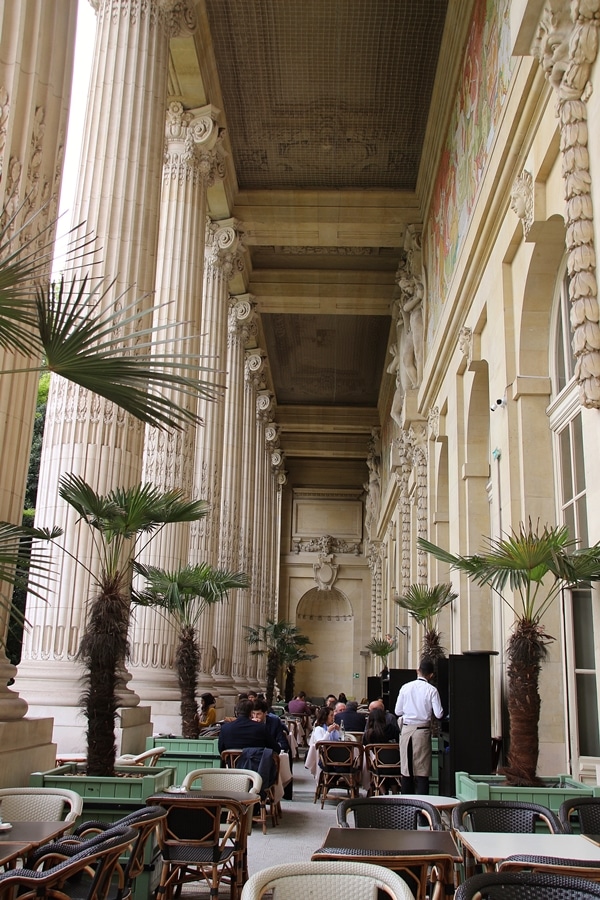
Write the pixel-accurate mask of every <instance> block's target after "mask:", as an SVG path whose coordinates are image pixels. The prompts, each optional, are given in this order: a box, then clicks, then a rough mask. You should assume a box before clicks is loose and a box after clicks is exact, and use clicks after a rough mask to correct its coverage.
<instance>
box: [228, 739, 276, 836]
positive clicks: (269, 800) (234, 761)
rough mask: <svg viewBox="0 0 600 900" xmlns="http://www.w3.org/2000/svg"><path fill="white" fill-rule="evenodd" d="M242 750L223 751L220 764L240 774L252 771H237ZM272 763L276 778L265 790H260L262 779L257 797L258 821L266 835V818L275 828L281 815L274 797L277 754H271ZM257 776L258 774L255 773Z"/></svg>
mask: <svg viewBox="0 0 600 900" xmlns="http://www.w3.org/2000/svg"><path fill="white" fill-rule="evenodd" d="M242 752H243V751H242V750H238V749H235V750H223V752H222V753H221V762H222V763H223V765H224V766H225V767H226V768H227V769H236V770H237V771H240V772H246V771H252V770H251V769H238V762H239V759H240V756H241V755H242ZM273 762H274V764H275V769H276V771H277V777H276V778H275V782H274V783H273V784H272V785H271V786H270V787H269V788H267V789H266V790H263V789H262V779H261V788H260V795H259V803H260V814H259V821H260V824H261V828H262V833H263V834H266V833H267V816H271V824H272V825H273V827H275V826H276V825H277V824H278V822H279V816H280V814H281V805H280V803H279V802H278V801H277V798H276V797H275V785H276V784H277V781H278V779H279V756H278V755H277V753H274V754H273ZM255 774H257V775H258V772H257V773H255Z"/></svg>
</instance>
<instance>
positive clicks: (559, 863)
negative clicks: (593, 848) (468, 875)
mask: <svg viewBox="0 0 600 900" xmlns="http://www.w3.org/2000/svg"><path fill="white" fill-rule="evenodd" d="M498 871H499V872H548V873H550V874H553V875H570V876H574V877H576V878H587V879H589V881H600V867H599V866H598V860H597V859H596V860H592V859H564V858H562V857H556V856H525V855H520V856H509V857H507V859H503V860H502V862H500V863H499V864H498Z"/></svg>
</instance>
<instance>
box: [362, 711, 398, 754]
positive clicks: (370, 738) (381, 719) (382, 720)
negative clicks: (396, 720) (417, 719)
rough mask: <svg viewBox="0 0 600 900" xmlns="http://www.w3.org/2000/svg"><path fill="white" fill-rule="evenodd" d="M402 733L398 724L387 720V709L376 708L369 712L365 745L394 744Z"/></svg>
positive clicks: (364, 739)
mask: <svg viewBox="0 0 600 900" xmlns="http://www.w3.org/2000/svg"><path fill="white" fill-rule="evenodd" d="M399 735H400V730H399V728H398V726H397V725H394V724H392V723H391V722H388V721H387V720H386V715H385V710H383V709H379V708H377V707H376V708H375V709H372V710H371V712H370V713H369V717H368V719H367V725H366V728H365V734H364V737H363V746H366V745H367V744H392V743H394V744H395V743H396V742H397V740H398V737H399Z"/></svg>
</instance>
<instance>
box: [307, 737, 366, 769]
mask: <svg viewBox="0 0 600 900" xmlns="http://www.w3.org/2000/svg"><path fill="white" fill-rule="evenodd" d="M315 748H316V751H317V754H318V757H319V765H320V767H321V769H322V770H323V771H324V772H336V773H338V774H341V773H343V772H345V771H347V772H348V773H352V772H353V771H354V770H356V769H357V768H360V764H361V762H362V746H361V745H360V744H357V743H356V741H317V743H316V744H315Z"/></svg>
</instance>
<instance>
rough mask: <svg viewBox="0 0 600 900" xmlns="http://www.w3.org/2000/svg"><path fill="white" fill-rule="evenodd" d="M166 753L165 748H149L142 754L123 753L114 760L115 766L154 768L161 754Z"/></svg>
mask: <svg viewBox="0 0 600 900" xmlns="http://www.w3.org/2000/svg"><path fill="white" fill-rule="evenodd" d="M166 752H167V748H166V747H151V748H150V750H144V752H143V753H137V754H136V753H124V754H123V755H122V756H118V757H117V758H116V760H115V765H116V766H155V765H156V763H157V762H158V760H159V759H160V758H161V756H162V755H163V753H166Z"/></svg>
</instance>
